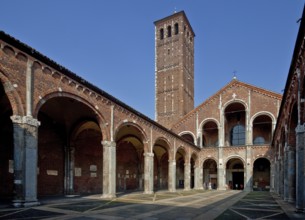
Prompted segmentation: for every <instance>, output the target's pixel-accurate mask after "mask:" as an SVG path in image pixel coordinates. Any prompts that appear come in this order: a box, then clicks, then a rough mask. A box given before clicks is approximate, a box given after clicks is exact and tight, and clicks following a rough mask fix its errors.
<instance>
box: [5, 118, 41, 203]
mask: <svg viewBox="0 0 305 220" xmlns="http://www.w3.org/2000/svg"><path fill="white" fill-rule="evenodd" d="M11 120H12V121H13V129H14V190H15V197H14V200H13V206H15V207H29V206H35V205H39V202H38V200H37V160H38V156H37V152H38V149H37V143H38V126H39V125H40V122H39V121H38V120H37V119H35V118H33V117H31V116H18V115H13V116H12V117H11Z"/></svg>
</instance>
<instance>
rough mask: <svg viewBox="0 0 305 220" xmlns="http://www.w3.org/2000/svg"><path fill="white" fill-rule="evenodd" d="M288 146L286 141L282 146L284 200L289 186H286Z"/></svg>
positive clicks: (286, 197)
mask: <svg viewBox="0 0 305 220" xmlns="http://www.w3.org/2000/svg"><path fill="white" fill-rule="evenodd" d="M288 148H289V147H288V146H287V143H285V147H284V166H283V169H284V201H288V197H289V186H288V181H289V179H288Z"/></svg>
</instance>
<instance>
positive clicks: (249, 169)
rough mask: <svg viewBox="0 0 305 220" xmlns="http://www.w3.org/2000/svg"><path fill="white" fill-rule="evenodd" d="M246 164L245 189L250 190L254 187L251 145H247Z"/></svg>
mask: <svg viewBox="0 0 305 220" xmlns="http://www.w3.org/2000/svg"><path fill="white" fill-rule="evenodd" d="M246 157H247V158H246V161H247V162H246V164H245V174H246V175H245V177H246V178H245V183H244V191H247V192H250V191H252V189H253V166H251V147H250V146H246Z"/></svg>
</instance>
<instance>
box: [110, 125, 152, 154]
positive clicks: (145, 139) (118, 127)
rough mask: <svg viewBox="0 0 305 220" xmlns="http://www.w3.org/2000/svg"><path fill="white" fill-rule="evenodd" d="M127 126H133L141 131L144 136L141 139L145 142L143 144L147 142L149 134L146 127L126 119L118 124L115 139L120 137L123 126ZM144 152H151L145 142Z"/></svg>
mask: <svg viewBox="0 0 305 220" xmlns="http://www.w3.org/2000/svg"><path fill="white" fill-rule="evenodd" d="M125 126H127V127H130V126H132V127H134V128H135V129H137V130H138V131H139V132H140V135H141V138H142V140H141V141H142V142H143V144H144V143H147V140H148V138H147V134H146V133H145V131H144V129H143V128H142V127H141V126H140V125H138V124H136V123H134V122H130V121H124V122H122V123H120V124H118V125H117V126H116V128H115V129H114V137H113V139H114V140H117V139H118V135H119V133H120V130H121V128H123V127H125ZM144 152H149V149H148V146H147V144H144Z"/></svg>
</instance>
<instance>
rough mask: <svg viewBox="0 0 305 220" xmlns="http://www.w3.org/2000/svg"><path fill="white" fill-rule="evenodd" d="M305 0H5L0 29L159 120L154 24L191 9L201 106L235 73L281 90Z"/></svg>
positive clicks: (197, 93)
mask: <svg viewBox="0 0 305 220" xmlns="http://www.w3.org/2000/svg"><path fill="white" fill-rule="evenodd" d="M303 5H304V1H303V0H292V1H291V0H213V1H212V0H108V1H105V0H100V1H98V0H96V1H94V0H65V1H62V0H49V1H40V0H35V1H34V0H28V1H18V0H2V1H1V13H0V29H1V30H3V31H5V32H6V33H8V34H10V35H11V36H13V37H15V38H17V39H18V40H20V41H22V42H24V43H26V44H28V45H29V46H31V47H33V48H35V49H36V50H38V51H39V52H41V53H42V54H44V55H46V56H47V57H49V58H51V59H53V60H54V61H55V62H57V63H59V64H60V65H62V66H64V67H66V68H68V69H69V70H71V71H72V72H74V73H76V74H77V75H79V76H81V77H82V78H84V79H86V80H87V81H89V82H91V83H92V84H94V85H96V86H98V87H100V88H101V89H103V90H104V91H106V92H108V93H110V94H111V95H113V96H115V97H116V98H118V99H120V100H121V101H123V102H125V103H126V104H127V105H130V106H131V107H133V108H134V109H136V110H138V111H140V112H142V113H143V114H145V115H147V116H148V117H150V118H152V119H154V104H155V103H154V97H155V95H154V92H155V91H154V86H155V85H154V82H155V81H154V76H155V73H154V71H155V69H154V62H155V60H154V59H155V54H154V46H155V45H154V43H155V42H154V24H153V22H154V21H156V20H159V19H161V18H163V17H166V16H169V15H171V14H172V13H173V12H174V11H175V10H176V11H181V10H184V11H185V13H186V15H187V17H188V19H189V21H190V23H191V25H192V27H193V29H194V31H195V34H196V37H195V106H197V105H199V104H200V103H202V102H203V101H204V100H205V99H207V98H208V97H210V96H211V95H213V94H214V93H216V92H217V91H218V90H219V89H221V88H222V87H223V86H225V85H226V84H227V83H229V82H230V81H231V79H232V78H233V75H234V74H233V72H234V71H236V76H237V78H238V79H239V80H240V81H243V82H246V83H250V84H252V85H255V86H258V87H262V88H265V89H268V90H271V91H275V92H278V93H282V90H283V89H284V87H285V82H286V77H287V74H288V70H289V66H290V62H291V58H292V52H293V49H294V45H295V40H296V36H297V32H298V29H299V23H297V20H298V19H299V18H301V15H302V11H303Z"/></svg>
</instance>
